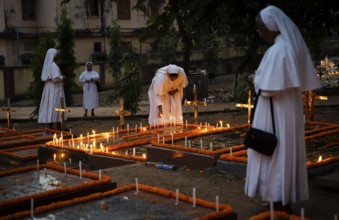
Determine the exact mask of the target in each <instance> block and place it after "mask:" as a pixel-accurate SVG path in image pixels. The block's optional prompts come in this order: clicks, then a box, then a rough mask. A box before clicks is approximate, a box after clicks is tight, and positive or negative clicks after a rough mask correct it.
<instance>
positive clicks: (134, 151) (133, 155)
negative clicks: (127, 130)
mask: <svg viewBox="0 0 339 220" xmlns="http://www.w3.org/2000/svg"><path fill="white" fill-rule="evenodd" d="M133 156H135V147H133Z"/></svg>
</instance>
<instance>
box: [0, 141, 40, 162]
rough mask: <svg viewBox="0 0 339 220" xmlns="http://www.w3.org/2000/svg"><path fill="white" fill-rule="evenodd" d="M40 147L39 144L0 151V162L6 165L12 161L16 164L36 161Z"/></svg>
mask: <svg viewBox="0 0 339 220" xmlns="http://www.w3.org/2000/svg"><path fill="white" fill-rule="evenodd" d="M40 146H41V144H37V145H28V146H22V147H15V148H10V149H5V150H0V158H1V159H0V160H1V161H3V162H7V163H11V162H12V161H14V162H16V163H18V164H22V163H27V162H29V161H32V160H37V158H38V149H39V147H40Z"/></svg>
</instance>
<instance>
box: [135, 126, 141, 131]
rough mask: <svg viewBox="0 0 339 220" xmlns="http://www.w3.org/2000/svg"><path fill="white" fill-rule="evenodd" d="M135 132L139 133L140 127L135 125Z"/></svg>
mask: <svg viewBox="0 0 339 220" xmlns="http://www.w3.org/2000/svg"><path fill="white" fill-rule="evenodd" d="M134 130H135V133H138V125H135V128H134ZM140 130H141V127H140Z"/></svg>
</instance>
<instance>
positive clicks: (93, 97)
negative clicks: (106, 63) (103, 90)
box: [79, 62, 99, 118]
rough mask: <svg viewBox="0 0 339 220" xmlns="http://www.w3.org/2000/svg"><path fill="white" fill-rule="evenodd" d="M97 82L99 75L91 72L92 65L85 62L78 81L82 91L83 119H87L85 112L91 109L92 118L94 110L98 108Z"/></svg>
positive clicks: (93, 71)
mask: <svg viewBox="0 0 339 220" xmlns="http://www.w3.org/2000/svg"><path fill="white" fill-rule="evenodd" d="M98 80H99V74H98V73H97V72H96V71H95V70H93V63H92V62H87V63H86V65H85V71H84V72H83V73H82V74H81V75H80V77H79V81H80V82H81V83H82V89H83V108H84V109H85V114H84V118H86V117H87V110H88V109H91V110H92V111H91V116H92V117H94V116H95V114H94V110H95V109H96V108H97V107H98V106H99V95H98V89H97V85H96V84H95V82H96V81H98Z"/></svg>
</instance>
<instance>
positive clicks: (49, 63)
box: [41, 48, 59, 81]
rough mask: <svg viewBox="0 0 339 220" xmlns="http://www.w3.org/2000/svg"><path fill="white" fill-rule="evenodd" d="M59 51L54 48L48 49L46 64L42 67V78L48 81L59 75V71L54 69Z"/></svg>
mask: <svg viewBox="0 0 339 220" xmlns="http://www.w3.org/2000/svg"><path fill="white" fill-rule="evenodd" d="M57 53H58V51H57V50H56V49H54V48H50V49H48V50H47V53H46V56H45V61H44V66H43V68H42V73H41V80H42V81H46V80H48V79H54V78H56V77H58V76H59V73H56V72H55V71H53V63H54V58H55V56H56V55H57Z"/></svg>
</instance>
